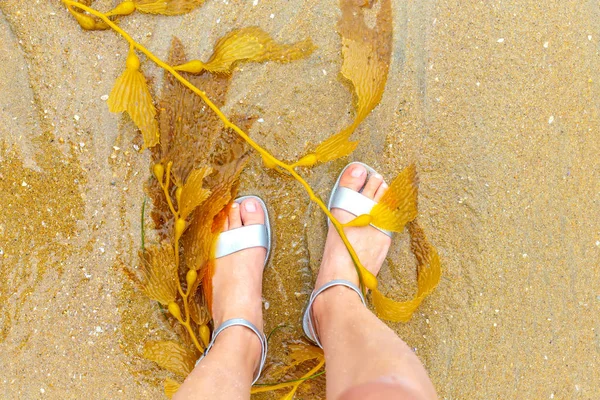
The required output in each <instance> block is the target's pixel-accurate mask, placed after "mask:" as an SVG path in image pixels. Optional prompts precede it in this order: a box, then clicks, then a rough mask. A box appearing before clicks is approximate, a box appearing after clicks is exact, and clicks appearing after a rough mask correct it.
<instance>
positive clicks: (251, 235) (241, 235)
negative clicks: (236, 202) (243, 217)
mask: <svg viewBox="0 0 600 400" xmlns="http://www.w3.org/2000/svg"><path fill="white" fill-rule="evenodd" d="M252 247H264V248H265V249H268V248H269V236H268V235H267V227H266V226H265V225H262V224H255V225H245V226H241V227H239V228H234V229H230V230H228V231H225V232H222V233H221V234H220V235H219V239H218V240H217V248H216V250H215V258H221V257H225V256H228V255H230V254H233V253H236V252H238V251H242V250H246V249H250V248H252Z"/></svg>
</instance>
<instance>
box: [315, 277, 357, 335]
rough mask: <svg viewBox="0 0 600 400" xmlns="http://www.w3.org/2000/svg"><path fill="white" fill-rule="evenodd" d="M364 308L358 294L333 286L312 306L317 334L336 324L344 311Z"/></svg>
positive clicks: (316, 299)
mask: <svg viewBox="0 0 600 400" xmlns="http://www.w3.org/2000/svg"><path fill="white" fill-rule="evenodd" d="M359 307H364V305H363V303H362V301H361V299H360V297H359V296H358V294H357V293H356V292H355V291H354V290H352V289H350V288H348V287H345V286H333V287H330V288H329V289H327V290H325V291H324V292H322V293H321V294H319V295H318V296H317V297H316V298H315V301H314V302H313V305H312V315H313V320H314V324H315V330H316V331H317V334H319V336H320V334H321V330H324V329H327V328H328V326H329V325H330V324H336V320H337V318H339V317H340V316H342V315H344V314H345V312H344V310H346V311H347V310H355V309H356V308H359Z"/></svg>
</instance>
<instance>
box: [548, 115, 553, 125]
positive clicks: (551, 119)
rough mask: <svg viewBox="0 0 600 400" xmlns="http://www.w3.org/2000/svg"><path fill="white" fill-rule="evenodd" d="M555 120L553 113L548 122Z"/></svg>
mask: <svg viewBox="0 0 600 400" xmlns="http://www.w3.org/2000/svg"><path fill="white" fill-rule="evenodd" d="M553 122H554V115H551V116H550V118H548V123H549V124H551V123H553Z"/></svg>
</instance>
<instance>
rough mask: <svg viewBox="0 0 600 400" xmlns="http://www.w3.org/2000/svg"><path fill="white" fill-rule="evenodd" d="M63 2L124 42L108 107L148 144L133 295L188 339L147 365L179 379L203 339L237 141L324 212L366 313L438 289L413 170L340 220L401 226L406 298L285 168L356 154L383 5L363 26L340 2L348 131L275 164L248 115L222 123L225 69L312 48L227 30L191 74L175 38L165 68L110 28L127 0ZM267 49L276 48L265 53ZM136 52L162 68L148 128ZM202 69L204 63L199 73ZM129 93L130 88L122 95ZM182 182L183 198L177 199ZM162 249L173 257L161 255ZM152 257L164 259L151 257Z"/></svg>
mask: <svg viewBox="0 0 600 400" xmlns="http://www.w3.org/2000/svg"><path fill="white" fill-rule="evenodd" d="M62 1H63V3H64V4H65V5H66V6H67V7H69V9H70V10H69V11H70V12H71V13H72V14H73V13H74V14H73V15H74V16H75V18H76V19H77V20H78V22H79V23H80V24H82V21H83V23H84V25H85V24H87V25H89V26H88V27H89V28H94V26H95V25H94V24H99V25H98V26H100V25H102V24H105V25H106V26H108V27H109V28H111V29H112V30H114V31H115V32H117V33H119V34H120V35H121V36H122V37H123V38H124V39H126V40H127V41H128V43H129V45H130V55H129V56H128V62H127V69H126V71H125V72H124V73H123V75H122V76H121V77H120V78H119V80H118V81H117V84H116V85H115V89H113V91H114V92H115V93H121V95H120V96H119V95H117V94H115V96H114V98H113V99H112V100H111V101H110V103H113V102H114V104H112V108H113V109H115V110H121V111H127V112H128V113H129V114H130V116H131V117H132V120H133V121H134V122H135V123H136V125H138V128H140V130H141V131H142V134H143V135H144V139H145V147H151V145H154V147H152V149H151V151H152V170H153V174H154V177H155V178H156V179H151V180H150V181H149V184H148V187H147V192H148V194H149V197H150V198H151V199H152V202H153V206H154V207H153V211H152V218H153V220H154V222H155V228H156V233H157V237H158V243H160V244H156V245H149V246H148V247H147V248H146V249H145V250H144V251H143V252H141V253H140V260H141V263H142V264H143V268H142V274H143V276H142V278H141V279H139V281H140V284H141V285H142V290H144V291H145V292H146V293H147V294H148V295H149V296H151V297H153V298H154V299H155V300H157V301H159V302H161V303H163V304H166V305H167V309H168V311H169V314H170V316H171V317H172V318H171V317H168V318H169V321H171V322H173V321H177V322H179V324H180V325H176V326H179V327H180V329H179V331H181V330H182V329H185V332H187V334H186V335H185V336H180V339H181V341H180V343H177V342H172V341H171V342H150V343H149V344H147V346H146V347H147V350H146V351H145V353H146V355H147V356H148V357H149V358H151V359H153V360H154V361H156V362H157V363H159V364H160V365H162V366H164V367H165V368H169V369H170V370H171V371H177V373H178V374H179V375H181V376H183V375H184V374H185V373H187V372H188V371H189V370H190V369H191V367H192V366H190V365H191V364H190V360H193V359H195V358H196V357H197V356H198V355H199V354H200V352H201V351H202V350H203V348H204V346H205V345H206V344H207V342H208V338H209V336H210V329H209V326H208V324H209V321H210V314H209V310H210V302H211V299H210V294H211V293H212V288H211V287H210V285H211V284H210V282H211V278H212V274H213V269H214V263H213V254H214V244H215V241H216V238H217V237H218V235H219V233H220V230H221V228H222V226H223V221H224V220H225V218H226V215H227V211H228V207H229V205H230V204H231V201H232V199H233V198H234V196H235V193H236V190H237V180H238V178H239V174H240V173H241V170H242V169H243V166H244V164H245V163H246V161H247V152H246V147H245V145H246V144H247V145H249V146H250V147H252V148H253V149H254V150H255V151H256V152H257V153H259V155H260V156H261V158H262V159H263V161H264V164H265V166H267V167H269V168H277V169H279V170H280V171H282V172H285V173H287V174H288V175H289V176H292V177H293V178H294V179H295V180H297V181H298V182H299V183H301V184H302V186H303V187H304V189H305V190H306V192H307V194H308V196H309V197H310V199H311V200H312V201H314V202H315V203H316V204H317V205H318V207H319V208H320V209H321V210H322V211H323V212H324V213H325V214H326V215H327V217H328V218H329V219H330V221H331V223H332V225H333V226H334V228H335V229H336V230H337V231H338V232H339V234H340V237H341V239H342V241H343V242H344V244H345V246H346V248H347V249H348V252H349V254H350V256H351V258H352V260H353V262H354V263H355V265H356V268H357V271H358V273H359V278H360V282H361V286H362V288H363V289H364V290H365V291H366V290H367V289H371V290H372V301H373V304H374V306H375V309H376V311H377V313H378V314H379V315H380V316H381V317H382V318H384V319H388V320H392V321H406V320H408V319H409V318H410V316H411V315H412V313H413V312H414V310H415V309H416V307H417V306H418V305H419V304H420V303H421V302H422V301H423V299H424V298H425V297H426V296H427V295H428V294H429V293H431V291H432V290H433V289H434V288H435V286H436V285H437V284H438V282H439V279H440V274H441V266H440V260H439V256H438V254H437V252H436V250H435V248H434V247H433V246H432V245H431V244H430V243H429V241H428V240H427V238H426V236H425V234H424V232H423V230H422V229H421V227H420V226H419V224H418V223H417V221H416V215H417V179H416V172H415V168H414V166H410V167H408V168H407V169H405V170H404V171H403V172H401V173H400V174H399V176H398V177H397V178H396V179H395V180H394V181H393V182H392V184H391V187H390V190H388V193H386V195H385V196H384V198H383V199H382V201H381V204H380V205H378V206H376V207H374V208H373V210H372V211H371V212H370V213H369V214H368V215H363V216H359V217H357V218H356V219H355V220H354V221H351V222H350V223H349V224H347V225H354V226H360V225H365V224H367V223H369V222H373V223H374V224H380V225H382V227H386V228H387V229H390V230H394V231H401V230H403V228H404V226H405V225H406V226H407V227H408V232H409V235H410V238H411V251H412V252H413V254H414V255H415V258H416V260H417V284H418V289H417V294H416V296H415V298H413V299H412V300H410V301H408V302H397V301H394V300H392V299H390V298H387V297H385V295H384V294H383V293H382V292H381V291H380V290H379V288H378V281H377V279H376V277H375V276H374V275H373V274H372V273H370V272H369V271H368V270H366V269H365V268H364V266H363V265H362V264H361V262H360V260H359V259H358V256H357V254H356V252H355V251H354V249H353V247H352V245H351V244H350V242H349V241H348V238H347V237H346V235H345V233H344V230H343V227H344V225H342V224H341V223H340V222H339V221H338V220H337V219H336V218H335V217H334V216H333V215H332V214H331V212H330V211H329V210H328V209H327V206H326V205H325V203H324V202H323V201H322V200H321V199H320V198H319V197H318V196H317V195H316V194H315V193H314V191H313V189H312V188H311V186H310V185H309V184H308V183H307V182H306V181H305V180H304V178H303V177H302V176H300V175H299V173H298V172H297V171H296V167H300V166H302V167H309V166H312V165H315V164H316V163H318V162H326V161H330V160H333V159H336V158H339V157H343V156H345V155H348V154H350V153H351V152H352V151H353V150H354V149H355V147H356V145H357V141H351V140H350V137H351V135H352V134H353V133H354V131H355V129H356V127H357V126H358V125H359V124H360V123H361V122H362V121H363V120H364V119H365V118H366V117H367V116H368V115H369V113H370V112H371V111H372V110H373V108H374V107H376V106H377V104H378V103H379V102H380V100H381V98H382V94H383V90H384V87H385V82H386V80H387V74H388V70H389V60H390V53H391V33H392V22H391V18H392V14H391V3H390V0H381V2H380V4H379V11H378V13H377V18H376V23H375V25H374V27H373V28H369V27H368V26H367V24H366V22H365V15H364V8H365V7H370V6H371V4H367V2H366V1H357V0H341V2H340V4H341V9H342V18H341V19H340V21H339V23H338V31H339V33H340V35H341V38H342V39H341V40H342V55H343V57H344V60H343V65H342V70H341V74H342V76H343V77H344V78H345V79H346V80H347V82H348V83H349V85H350V86H351V88H352V90H353V94H354V108H355V112H356V115H355V118H354V121H353V122H352V123H351V124H350V125H348V126H347V127H346V128H344V129H343V130H342V131H340V132H339V133H337V134H335V135H333V136H331V137H330V138H329V139H327V140H326V141H324V142H323V143H321V144H320V145H319V146H317V148H316V149H315V151H314V152H312V153H309V154H307V155H306V156H304V157H302V158H301V159H300V160H298V161H297V162H295V163H289V164H288V163H285V162H283V161H281V160H279V159H277V158H275V157H274V156H273V155H272V154H271V153H269V152H268V151H267V150H265V149H264V148H263V147H261V146H260V145H259V144H258V143H256V142H255V141H254V140H252V139H251V138H250V137H249V136H248V134H247V133H246V131H247V130H248V129H249V128H250V126H251V124H252V122H253V120H254V119H253V118H252V117H240V116H234V117H232V118H231V119H230V118H228V117H226V116H225V115H224V114H223V112H222V111H221V109H220V108H221V107H222V106H223V104H224V101H225V94H226V92H227V88H228V87H229V79H230V73H231V71H233V70H234V67H235V65H236V63H238V62H242V61H244V60H246V61H266V60H267V59H272V60H274V61H283V62H286V61H289V60H292V59H296V58H298V57H303V56H306V55H308V54H310V52H312V43H311V42H309V41H303V42H299V43H300V44H302V45H300V44H298V43H296V44H295V45H279V44H276V43H275V42H272V41H270V38H269V39H265V38H264V36H262V33H261V34H260V35H258V33H256V31H254V32H255V33H256V34H255V35H254V36H252V35H249V34H247V33H248V32H252V30H253V29H254V30H255V29H257V28H246V30H245V31H244V29H242V30H238V31H237V33H230V34H229V35H228V36H226V37H224V38H223V39H222V40H221V41H219V42H218V43H217V45H216V46H215V52H214V53H213V56H212V57H211V59H210V60H209V61H208V62H206V63H205V64H198V63H195V65H196V66H195V67H194V68H196V69H197V70H194V69H193V68H192V67H193V66H194V63H192V64H190V63H188V62H187V60H186V59H185V56H184V53H183V48H182V46H181V44H180V43H179V41H178V40H176V39H175V40H174V41H173V45H172V49H171V52H170V56H169V63H166V62H164V61H162V60H160V59H159V58H157V57H156V56H155V55H154V54H153V53H152V52H150V51H149V50H147V49H146V48H145V47H143V46H141V45H140V44H139V43H137V42H136V41H135V40H134V39H132V37H131V36H129V35H128V34H127V33H126V32H124V31H123V30H122V29H121V28H119V27H118V26H117V25H116V21H115V20H113V19H111V18H114V17H115V16H118V15H126V14H127V13H130V12H133V11H132V4H131V3H132V2H130V1H126V2H124V3H121V4H120V5H119V6H117V7H116V8H115V9H114V10H113V11H111V12H109V13H107V14H103V13H101V12H98V11H96V10H94V9H92V8H90V7H88V6H86V5H82V4H81V3H77V2H75V1H73V0H62ZM142 3H143V4H145V5H146V6H148V7H150V4H155V5H156V4H158V3H161V2H158V1H136V2H133V5H134V6H135V9H140V5H141V6H142V8H143V4H142ZM167 3H169V6H171V7H172V6H173V4H180V5H181V4H192V3H197V4H200V3H201V1H198V2H193V1H188V2H186V1H183V0H180V1H176V0H173V1H167V0H165V1H164V2H162V4H167ZM178 7H182V6H178ZM76 14H77V15H76ZM82 16H83V17H82ZM109 16H112V17H111V18H109ZM87 17H90V18H92V20H90V19H88V18H87ZM92 22H93V24H92ZM234 32H236V31H234ZM239 32H246V35H245V36H244V35H241V36H240V35H239ZM236 35H238V36H236ZM271 45H273V46H283V47H280V48H272V47H269V46H271ZM261 46H262V47H261ZM286 46H290V47H286ZM294 46H298V47H296V48H295V47H294ZM136 51H139V52H141V53H143V54H145V55H146V57H148V59H150V60H151V61H153V62H154V63H156V64H157V65H158V66H159V67H161V68H163V69H164V70H165V71H166V72H165V83H164V87H163V92H162V98H161V100H160V101H159V112H158V121H156V119H155V114H152V112H155V113H156V109H154V106H153V104H152V99H151V97H150V96H149V90H148V88H147V85H146V81H145V78H144V77H143V75H142V74H141V72H140V71H139V59H138V58H137V55H136V54H135V52H136ZM172 65H176V66H179V67H178V68H179V69H180V70H181V66H182V65H188V67H190V68H188V70H189V72H196V73H197V75H195V76H188V75H186V76H185V77H184V76H183V75H182V74H180V73H178V72H177V71H176V70H175V69H174V68H173V67H172ZM206 65H210V67H209V68H206ZM198 66H199V67H198ZM209 72H211V73H209ZM132 88H133V89H135V90H133V92H132V91H131V90H132ZM199 88H202V90H201V89H199ZM111 97H112V93H111ZM119 97H120V98H119ZM148 99H149V100H148ZM140 102H141V103H143V104H144V105H143V107H142V108H139V104H140ZM109 105H110V104H109ZM135 107H137V108H135ZM149 115H151V116H152V118H149V117H148V116H149ZM152 121H154V122H156V123H157V124H158V129H157V132H158V136H159V139H160V146H156V144H158V143H159V140H155V138H154V136H152V135H151V133H152V129H153V128H154V127H153V126H154V122H152ZM220 122H222V123H223V124H222V125H221V124H220ZM186 186H187V194H185V192H184V191H185V188H186ZM169 249H170V250H169ZM169 251H172V255H171V254H170V253H169ZM162 252H165V254H164V255H160V254H158V253H162ZM167 253H169V254H167ZM173 260H174V262H173ZM173 263H174V267H173ZM167 271H169V272H167ZM168 273H172V274H174V275H176V279H175V280H174V281H175V284H176V289H177V291H176V294H175V299H173V287H172V285H171V284H170V283H169V281H168V280H167V281H166V282H164V283H160V284H158V283H157V282H158V281H159V280H160V278H159V277H160V276H161V275H162V274H168ZM132 274H133V273H132ZM134 280H136V281H137V280H138V278H137V277H135V278H134ZM144 285H146V286H145V287H144ZM169 314H166V315H169ZM181 327H183V328H181ZM175 330H176V331H177V330H178V329H177V328H176V329H175ZM185 332H183V333H185ZM180 333H181V332H180ZM188 335H189V336H188ZM198 338H200V339H198ZM158 343H160V344H158ZM182 343H183V344H182ZM303 354H304V353H303ZM306 354H308V353H306ZM302 359H303V358H302V357H301V356H298V357H296V358H292V359H290V360H289V364H290V365H304V363H302V362H300V363H299V364H295V363H296V362H297V361H298V360H302ZM304 360H305V361H306V358H305V359H304ZM315 360H316V362H315ZM308 362H313V363H316V365H315V366H314V368H313V369H312V370H311V371H309V372H308V373H306V374H304V375H303V376H304V377H305V378H311V377H314V376H315V375H318V374H321V373H318V374H315V373H314V372H316V371H318V370H319V369H320V368H322V365H323V363H324V359H320V358H318V357H317V358H313V359H311V360H310V361H307V363H308ZM304 381H305V380H304V378H300V379H295V380H293V382H284V383H282V384H281V385H283V386H281V385H280V384H278V385H268V387H265V388H263V389H262V390H260V391H264V390H272V389H273V388H282V387H288V386H291V391H289V392H288V393H287V394H286V395H285V397H284V398H287V399H290V398H292V397H293V396H294V394H295V393H296V390H297V388H298V386H300V385H299V384H298V382H304ZM177 387H178V382H177V381H174V380H170V379H168V380H166V381H165V392H166V393H167V394H168V395H172V394H173V392H174V391H175V390H177ZM256 390H258V389H256Z"/></svg>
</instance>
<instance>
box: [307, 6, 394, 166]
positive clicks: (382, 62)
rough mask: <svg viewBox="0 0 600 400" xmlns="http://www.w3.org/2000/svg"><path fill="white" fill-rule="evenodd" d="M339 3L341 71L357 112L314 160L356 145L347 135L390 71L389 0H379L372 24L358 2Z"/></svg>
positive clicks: (335, 155)
mask: <svg viewBox="0 0 600 400" xmlns="http://www.w3.org/2000/svg"><path fill="white" fill-rule="evenodd" d="M340 3H341V9H342V17H341V19H340V20H339V22H338V32H339V33H340V35H341V37H342V57H343V62H342V70H341V72H342V75H343V76H344V77H345V78H346V79H347V80H348V82H349V83H350V84H351V86H352V88H353V91H354V95H355V96H354V97H355V103H354V108H355V110H356V116H355V117H354V121H353V122H352V123H351V124H350V125H348V126H347V127H346V128H345V129H343V130H342V131H341V132H339V133H336V134H335V135H332V136H331V137H329V138H328V139H326V140H325V141H324V142H322V143H321V144H320V145H319V146H318V147H317V149H316V150H315V152H314V153H313V154H315V156H316V158H317V160H316V162H328V161H332V160H335V159H337V158H341V157H345V156H347V155H349V154H351V153H352V152H353V151H354V150H355V149H356V146H357V145H358V141H351V140H350V137H351V136H352V134H353V133H354V131H355V130H356V128H357V127H358V125H360V123H361V122H362V121H363V120H364V119H365V118H366V117H367V115H369V113H370V112H371V111H372V110H373V108H375V106H377V104H379V102H380V101H381V97H382V96H383V91H384V89H385V83H386V81H387V76H388V71H389V63H390V57H391V40H392V19H391V13H392V10H391V2H390V0H382V1H381V6H380V7H381V8H380V10H379V12H378V14H377V22H376V26H375V27H374V28H369V27H368V26H367V24H366V22H365V18H364V12H363V9H362V6H360V4H359V2H357V1H355V0H341V2H340ZM365 3H366V2H365ZM298 165H302V164H301V163H300V164H298Z"/></svg>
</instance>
